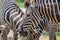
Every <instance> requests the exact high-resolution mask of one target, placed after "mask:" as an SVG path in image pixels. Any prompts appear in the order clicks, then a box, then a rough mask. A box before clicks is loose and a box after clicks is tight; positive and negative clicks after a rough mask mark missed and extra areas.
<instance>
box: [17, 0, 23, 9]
mask: <svg viewBox="0 0 60 40" xmlns="http://www.w3.org/2000/svg"><path fill="white" fill-rule="evenodd" d="M16 3H17V4H18V6H19V7H20V8H24V0H16Z"/></svg>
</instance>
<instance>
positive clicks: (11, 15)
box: [2, 0, 24, 40]
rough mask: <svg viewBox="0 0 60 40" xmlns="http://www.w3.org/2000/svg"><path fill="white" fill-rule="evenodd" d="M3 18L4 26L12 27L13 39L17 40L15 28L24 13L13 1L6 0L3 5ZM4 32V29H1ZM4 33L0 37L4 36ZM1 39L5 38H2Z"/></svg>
mask: <svg viewBox="0 0 60 40" xmlns="http://www.w3.org/2000/svg"><path fill="white" fill-rule="evenodd" d="M2 11H3V19H4V22H5V23H6V24H7V25H6V26H8V28H7V29H9V28H10V29H12V30H13V33H14V35H13V38H14V39H13V40H17V38H16V37H17V32H16V29H17V28H18V26H19V25H20V23H21V20H22V16H23V15H24V13H23V12H22V10H21V9H20V8H19V7H18V6H17V4H16V3H14V2H13V1H12V0H7V1H6V2H5V4H4V5H3V10H2ZM10 29H9V30H10ZM3 32H4V31H3ZM4 35H5V34H4V33H3V34H2V37H3V38H4ZM3 40H7V39H3Z"/></svg>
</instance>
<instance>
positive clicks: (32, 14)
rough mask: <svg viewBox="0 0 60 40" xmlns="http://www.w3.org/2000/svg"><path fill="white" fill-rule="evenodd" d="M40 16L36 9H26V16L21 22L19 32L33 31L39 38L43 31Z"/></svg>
mask: <svg viewBox="0 0 60 40" xmlns="http://www.w3.org/2000/svg"><path fill="white" fill-rule="evenodd" d="M41 16H42V15H41V14H40V13H39V12H38V10H37V8H36V7H28V8H27V10H26V16H25V18H24V19H23V20H22V25H21V26H20V28H18V30H19V29H21V30H19V31H20V33H21V32H27V33H28V32H30V31H34V32H35V33H36V34H37V37H39V36H40V35H41V33H42V31H43V26H42V25H44V20H43V19H42V18H41Z"/></svg>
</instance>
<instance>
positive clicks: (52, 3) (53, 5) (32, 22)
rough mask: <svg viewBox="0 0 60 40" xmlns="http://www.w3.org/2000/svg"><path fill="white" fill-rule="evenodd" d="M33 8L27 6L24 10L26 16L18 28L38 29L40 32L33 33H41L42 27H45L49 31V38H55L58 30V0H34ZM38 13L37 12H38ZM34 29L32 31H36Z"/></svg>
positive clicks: (59, 5)
mask: <svg viewBox="0 0 60 40" xmlns="http://www.w3.org/2000/svg"><path fill="white" fill-rule="evenodd" d="M34 1H35V8H36V9H34V8H32V7H28V8H27V11H26V16H25V18H24V20H23V21H22V25H20V28H21V30H22V31H21V30H19V29H20V28H18V30H19V31H20V33H21V32H23V31H27V33H28V32H29V31H31V30H32V29H33V30H34V29H35V27H37V28H36V30H39V29H40V31H39V32H40V33H39V32H38V31H37V32H35V33H38V35H39V34H41V32H42V30H41V28H42V29H47V30H46V31H49V37H50V39H49V40H56V39H53V38H55V37H56V36H55V32H60V27H59V26H60V0H34ZM37 11H38V12H39V13H38V12H37ZM36 30H34V31H36Z"/></svg>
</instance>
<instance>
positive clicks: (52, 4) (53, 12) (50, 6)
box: [35, 0, 60, 23]
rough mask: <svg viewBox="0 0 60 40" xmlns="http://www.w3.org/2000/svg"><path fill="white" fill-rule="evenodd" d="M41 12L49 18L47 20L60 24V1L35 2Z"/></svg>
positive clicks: (40, 0) (37, 0)
mask: <svg viewBox="0 0 60 40" xmlns="http://www.w3.org/2000/svg"><path fill="white" fill-rule="evenodd" d="M35 2H36V4H37V6H39V7H40V8H39V7H38V8H39V11H40V12H41V13H44V15H46V16H47V19H49V20H52V21H54V22H56V23H58V22H60V17H59V15H60V14H59V13H60V12H59V11H60V9H59V8H60V7H59V6H60V1H59V0H35Z"/></svg>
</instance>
